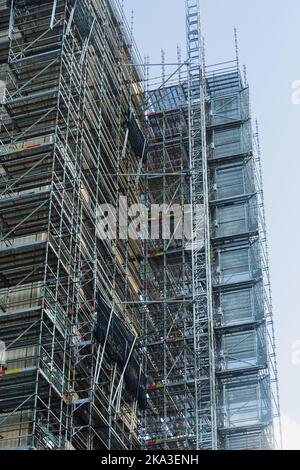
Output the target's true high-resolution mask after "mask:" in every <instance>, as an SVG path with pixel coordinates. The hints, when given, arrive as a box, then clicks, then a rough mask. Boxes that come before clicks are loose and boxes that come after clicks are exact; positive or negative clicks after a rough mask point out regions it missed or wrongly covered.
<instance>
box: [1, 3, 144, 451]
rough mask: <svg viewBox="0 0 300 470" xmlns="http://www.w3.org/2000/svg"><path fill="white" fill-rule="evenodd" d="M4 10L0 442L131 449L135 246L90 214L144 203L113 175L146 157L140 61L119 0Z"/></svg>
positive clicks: (139, 389) (140, 402) (139, 397)
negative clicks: (103, 230)
mask: <svg viewBox="0 0 300 470" xmlns="http://www.w3.org/2000/svg"><path fill="white" fill-rule="evenodd" d="M0 17H1V28H3V29H2V33H1V38H2V39H3V38H5V39H4V40H3V41H2V42H1V46H2V44H3V47H1V84H2V94H3V96H2V105H1V121H0V169H1V181H0V193H1V196H0V205H1V240H0V264H1V275H0V289H1V292H0V294H1V314H0V315H1V323H0V328H1V332H0V337H1V340H2V341H4V342H5V345H6V349H7V354H6V356H7V361H6V367H5V370H4V371H3V374H2V376H1V378H0V382H1V383H0V399H1V415H0V434H1V442H0V446H1V448H10V449H13V448H23V449H25V448H30V449H70V450H71V449H132V448H137V447H139V438H138V434H137V409H138V407H139V406H145V405H144V401H145V399H144V396H145V384H144V382H143V384H142V381H141V379H140V378H139V377H143V376H142V375H141V358H140V354H139V346H138V341H137V337H138V335H139V331H140V325H139V315H138V313H139V312H138V309H137V308H136V307H134V306H132V305H131V303H130V301H132V300H137V299H139V292H140V290H141V280H140V277H139V263H140V262H139V258H140V257H141V256H142V255H143V251H142V245H141V244H138V243H137V242H134V241H132V240H129V241H127V242H125V241H122V240H119V241H117V240H113V241H111V240H109V239H107V240H105V239H102V238H101V237H99V234H98V229H97V223H98V221H99V218H101V215H102V214H101V211H100V210H99V207H100V206H101V204H105V203H106V204H112V205H113V206H116V207H117V205H118V198H119V195H121V194H123V195H126V196H127V197H128V199H129V201H130V203H136V202H138V201H139V194H140V192H141V185H140V184H139V183H138V184H137V185H136V184H133V183H135V180H134V179H133V178H132V177H130V176H128V177H126V178H125V177H124V176H122V175H123V174H125V173H128V174H131V173H133V172H137V171H138V168H139V166H140V160H141V158H142V155H141V154H140V153H139V146H138V145H135V142H136V141H138V138H137V136H138V135H137V129H139V123H138V116H139V114H140V113H139V107H140V104H139V100H140V98H139V96H141V93H138V90H139V89H140V87H141V75H140V74H139V73H138V72H137V70H136V69H135V68H133V67H132V68H130V69H128V68H126V67H122V64H123V63H129V62H133V61H138V60H140V59H139V58H138V56H137V52H136V49H135V45H134V43H133V42H132V39H131V35H130V31H129V28H128V26H127V25H126V22H125V20H124V17H123V13H122V11H121V8H120V5H119V4H118V3H117V2H107V1H101V0H99V1H98V0H95V1H89V0H81V1H80V2H78V1H71V0H69V1H67V0H57V1H56V0H54V1H53V0H51V1H50V0H48V1H43V2H40V1H33V0H32V1H30V0H24V1H23V0H22V1H21V0H12V1H9V2H1V15H0ZM134 90H135V91H134ZM129 113H130V116H131V120H129V117H128V116H129ZM135 116H137V117H136V118H135ZM134 120H136V127H135V128H134V129H133V130H132V124H133V122H134ZM129 131H130V138H129V139H128V141H127V140H126V135H127V133H128V132H129ZM107 312H109V313H108V320H107V324H106V329H107V331H106V334H105V335H104V337H103V335H102V334H101V332H99V328H98V327H99V325H101V326H103V318H104V317H105V315H106V314H107ZM111 330H113V336H112V334H110V333H111ZM107 337H108V340H107ZM122 341H123V342H122ZM114 343H118V345H119V350H118V354H114V352H115V351H114V347H113V346H114ZM128 348H129V350H128ZM124 357H125V359H124Z"/></svg>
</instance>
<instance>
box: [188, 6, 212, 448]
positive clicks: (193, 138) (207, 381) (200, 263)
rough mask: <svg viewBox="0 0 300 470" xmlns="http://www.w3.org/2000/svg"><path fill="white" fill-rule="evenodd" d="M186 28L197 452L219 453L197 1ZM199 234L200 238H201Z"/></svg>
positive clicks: (202, 59)
mask: <svg viewBox="0 0 300 470" xmlns="http://www.w3.org/2000/svg"><path fill="white" fill-rule="evenodd" d="M186 28H187V52H188V82H189V83H188V85H189V145H190V191H191V201H192V207H193V209H192V213H193V215H192V242H191V250H192V276H193V278H192V282H193V323H194V357H195V361H194V367H195V426H196V430H195V436H196V448H197V449H198V450H201V449H212V450H215V449H217V419H216V414H217V413H216V383H215V354H214V351H215V347H214V326H213V310H212V279H211V277H212V275H211V256H210V226H209V200H208V171H207V145H206V104H205V103H206V93H205V88H206V87H205V60H204V45H203V40H202V36H201V20H200V5H199V0H186ZM199 208H201V211H202V210H203V214H204V215H203V216H202V217H201V219H202V220H200V219H199ZM203 222H204V223H203ZM199 225H200V227H199ZM199 228H200V230H199ZM201 230H202V237H199V232H201ZM203 235H204V237H203ZM201 238H202V239H203V238H204V246H203V242H202V243H201V242H200V239H201Z"/></svg>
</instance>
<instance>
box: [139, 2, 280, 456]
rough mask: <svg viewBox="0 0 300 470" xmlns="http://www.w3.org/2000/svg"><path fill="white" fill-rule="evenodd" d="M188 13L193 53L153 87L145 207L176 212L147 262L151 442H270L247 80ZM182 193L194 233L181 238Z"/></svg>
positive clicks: (265, 272) (266, 293) (266, 294)
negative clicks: (212, 51)
mask: <svg viewBox="0 0 300 470" xmlns="http://www.w3.org/2000/svg"><path fill="white" fill-rule="evenodd" d="M186 23H187V52H188V60H187V63H186V64H182V65H180V63H178V64H177V66H178V68H176V70H175V71H171V72H170V73H169V75H167V74H166V65H165V63H164V60H163V63H162V77H161V82H160V83H159V79H158V78H157V77H155V78H154V79H153V80H150V81H149V84H148V86H147V87H146V88H147V89H149V90H148V93H147V99H148V103H149V104H148V122H149V127H150V131H149V132H148V143H149V147H148V148H149V150H148V162H147V168H146V177H147V180H148V183H147V191H148V192H147V194H148V200H149V206H150V204H160V205H161V207H163V206H165V207H167V208H168V211H169V213H168V214H167V215H168V217H166V215H164V217H165V218H164V219H163V220H162V223H163V224H166V223H167V222H168V221H170V220H172V219H174V222H173V232H172V236H171V239H170V240H167V241H163V242H160V243H157V242H153V241H151V242H149V243H148V261H146V263H145V264H146V266H147V268H146V271H145V279H146V287H145V294H144V295H145V297H144V298H145V301H146V302H147V307H146V308H145V310H146V311H145V317H146V322H145V327H144V331H145V338H146V347H147V355H146V364H145V370H146V372H147V375H148V383H149V385H148V393H149V400H148V402H149V404H148V408H147V410H146V411H145V414H144V426H143V431H144V436H145V437H144V440H145V447H146V448H149V449H160V450H162V449H164V450H166V449H170V450H172V449H173V450H176V449H177V450H178V449H228V450H230V449H232V450H233V449H272V448H276V447H280V442H275V441H276V439H275V435H274V429H273V420H274V418H278V417H279V416H280V410H279V400H278V380H277V379H278V377H277V366H276V359H275V358H276V356H275V352H274V350H275V341H274V329H273V318H272V307H271V296H270V277H269V269H268V257H267V250H266V230H265V218H264V209H263V207H264V206H263V192H262V187H261V175H260V155H259V145H258V142H257V133H253V130H252V122H251V116H250V106H249V90H248V85H247V84H246V83H244V81H243V79H242V77H241V74H240V70H239V60H238V58H237V59H236V60H235V61H233V62H225V63H221V64H216V65H213V66H206V64H205V50H204V42H203V39H202V36H201V24H200V10H199V2H198V1H196V0H187V1H186ZM163 59H164V56H163ZM152 82H154V83H156V85H152ZM175 203H177V204H178V205H180V206H181V207H182V213H183V214H178V213H177V214H175V215H174V213H170V212H171V211H172V206H173V205H174V204H175ZM186 204H189V205H190V207H191V214H190V221H191V225H192V229H193V230H192V233H193V236H192V239H191V240H189V239H187V238H186V237H185V234H184V233H181V235H182V237H181V239H180V241H178V240H177V237H176V235H178V230H177V228H178V226H177V220H178V218H179V216H180V215H182V217H183V218H184V216H186V215H187V214H186V213H185V211H184V209H183V207H184V205H186ZM199 206H200V207H201V208H202V211H201V212H200V215H199V213H198V212H197V209H198V207H199ZM162 217H163V216H162V215H161V219H162ZM181 229H182V227H181ZM179 238H180V237H179Z"/></svg>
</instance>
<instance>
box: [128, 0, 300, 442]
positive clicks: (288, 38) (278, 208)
mask: <svg viewBox="0 0 300 470" xmlns="http://www.w3.org/2000/svg"><path fill="white" fill-rule="evenodd" d="M200 3H201V5H202V23H203V33H204V36H205V42H206V62H207V64H212V63H217V62H223V61H226V60H232V59H234V58H235V46H234V33H233V30H234V27H236V28H237V30H238V37H239V54H240V62H241V65H243V64H246V66H247V74H248V81H249V84H250V92H251V101H252V114H253V118H254V119H256V118H257V119H258V121H259V126H260V134H261V135H260V138H261V146H262V160H263V176H264V189H265V200H266V213H267V223H268V234H269V235H268V236H269V250H270V264H271V274H272V286H273V303H274V317H275V327H276V336H277V350H278V351H277V352H278V363H279V373H280V391H281V407H282V415H283V427H284V445H285V448H288V449H300V406H299V401H300V400H299V396H300V305H299V304H300V301H299V298H300V295H299V292H300V283H299V277H300V276H299V270H300V250H299V246H298V238H299V234H300V222H299V221H300V218H299V190H300V183H299V175H300V158H299V148H300V131H299V124H300V104H299V105H296V104H293V103H292V98H291V97H292V83H293V82H294V81H295V80H300V55H299V44H300V28H299V24H300V1H299V0H285V2H282V0H264V1H261V0H251V1H248V2H245V1H240V0H226V1H225V0H201V2H200ZM124 7H125V11H126V13H127V16H128V18H130V16H131V10H132V9H133V10H134V36H135V39H136V42H137V44H138V47H139V50H140V52H141V56H142V57H144V56H145V55H147V54H149V55H150V62H151V63H154V62H160V60H161V49H162V48H163V49H164V50H165V53H166V61H167V62H171V61H176V60H177V44H178V45H179V46H180V47H181V48H182V56H183V58H184V57H185V49H186V47H185V43H186V42H185V41H186V40H185V2H184V0H143V1H141V0H124ZM298 291H299V292H298ZM297 342H298V343H297Z"/></svg>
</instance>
